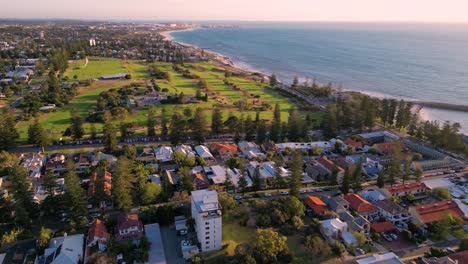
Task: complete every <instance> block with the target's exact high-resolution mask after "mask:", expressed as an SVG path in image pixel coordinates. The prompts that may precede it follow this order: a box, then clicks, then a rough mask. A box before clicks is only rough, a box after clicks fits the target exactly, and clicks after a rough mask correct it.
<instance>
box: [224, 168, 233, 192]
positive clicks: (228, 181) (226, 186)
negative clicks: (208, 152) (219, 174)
mask: <svg viewBox="0 0 468 264" xmlns="http://www.w3.org/2000/svg"><path fill="white" fill-rule="evenodd" d="M234 188H235V186H234V183H233V182H232V179H231V175H229V172H228V169H226V179H225V180H224V189H225V190H226V192H229V191H232V190H234Z"/></svg>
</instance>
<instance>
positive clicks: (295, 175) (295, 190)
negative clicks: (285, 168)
mask: <svg viewBox="0 0 468 264" xmlns="http://www.w3.org/2000/svg"><path fill="white" fill-rule="evenodd" d="M289 168H290V170H291V174H290V176H289V188H290V194H291V195H293V196H296V197H297V196H299V189H300V188H301V180H302V173H303V161H302V153H301V152H300V151H299V150H296V151H294V152H293V153H292V159H291V161H290V163H289Z"/></svg>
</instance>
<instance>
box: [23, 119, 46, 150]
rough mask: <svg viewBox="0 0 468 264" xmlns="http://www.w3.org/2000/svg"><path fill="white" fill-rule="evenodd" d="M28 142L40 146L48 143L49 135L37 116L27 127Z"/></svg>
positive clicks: (42, 146)
mask: <svg viewBox="0 0 468 264" xmlns="http://www.w3.org/2000/svg"><path fill="white" fill-rule="evenodd" d="M28 142H29V143H31V144H34V145H36V146H38V147H41V148H44V147H45V146H46V145H47V144H49V137H48V136H47V133H46V131H45V129H43V128H42V125H41V124H40V123H39V119H37V118H36V119H34V123H33V124H32V125H30V126H29V128H28Z"/></svg>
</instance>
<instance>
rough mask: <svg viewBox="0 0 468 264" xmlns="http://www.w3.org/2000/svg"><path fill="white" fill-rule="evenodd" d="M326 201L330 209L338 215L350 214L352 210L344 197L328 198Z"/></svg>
mask: <svg viewBox="0 0 468 264" xmlns="http://www.w3.org/2000/svg"><path fill="white" fill-rule="evenodd" d="M326 199H327V201H326V203H327V204H328V207H330V209H331V210H332V211H333V212H335V213H337V214H340V213H344V212H348V210H349V208H350V207H349V203H348V201H346V200H345V199H344V198H343V196H335V197H327V198H326Z"/></svg>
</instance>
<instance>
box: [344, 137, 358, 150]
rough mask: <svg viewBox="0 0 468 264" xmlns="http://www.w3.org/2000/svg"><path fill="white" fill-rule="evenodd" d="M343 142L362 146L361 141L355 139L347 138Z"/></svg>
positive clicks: (356, 146)
mask: <svg viewBox="0 0 468 264" xmlns="http://www.w3.org/2000/svg"><path fill="white" fill-rule="evenodd" d="M344 143H345V144H346V145H349V146H352V147H354V148H362V142H359V141H356V140H354V139H352V138H347V139H346V140H345V142H344Z"/></svg>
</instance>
